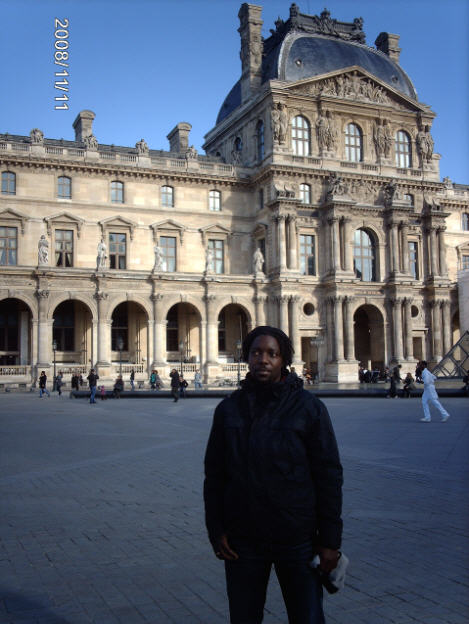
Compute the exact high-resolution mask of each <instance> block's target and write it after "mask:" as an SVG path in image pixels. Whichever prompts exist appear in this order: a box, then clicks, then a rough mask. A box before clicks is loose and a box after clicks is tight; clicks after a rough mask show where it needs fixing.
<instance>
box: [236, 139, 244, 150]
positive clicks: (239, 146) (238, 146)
mask: <svg viewBox="0 0 469 624" xmlns="http://www.w3.org/2000/svg"><path fill="white" fill-rule="evenodd" d="M234 149H235V152H242V151H243V140H242V138H241V137H236V139H235V142H234Z"/></svg>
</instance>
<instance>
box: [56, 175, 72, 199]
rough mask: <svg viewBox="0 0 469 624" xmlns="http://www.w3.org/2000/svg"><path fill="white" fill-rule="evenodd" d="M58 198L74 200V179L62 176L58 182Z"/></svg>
mask: <svg viewBox="0 0 469 624" xmlns="http://www.w3.org/2000/svg"><path fill="white" fill-rule="evenodd" d="M57 197H60V199H71V198H72V179H71V178H68V177H67V176H60V177H59V178H58V180H57Z"/></svg>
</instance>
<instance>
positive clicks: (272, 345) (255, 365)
mask: <svg viewBox="0 0 469 624" xmlns="http://www.w3.org/2000/svg"><path fill="white" fill-rule="evenodd" d="M248 365H249V372H250V373H251V375H252V376H253V377H254V379H255V380H256V381H259V382H261V383H274V382H276V381H280V378H281V375H282V366H283V360H282V356H281V355H280V347H279V344H278V342H277V340H276V339H275V338H274V337H273V336H258V337H257V338H256V339H255V340H254V342H253V343H252V345H251V348H250V350H249V357H248Z"/></svg>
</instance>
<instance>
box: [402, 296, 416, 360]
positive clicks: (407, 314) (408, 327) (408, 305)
mask: <svg viewBox="0 0 469 624" xmlns="http://www.w3.org/2000/svg"><path fill="white" fill-rule="evenodd" d="M404 318H405V356H406V359H407V360H413V351H414V349H413V342H412V298H411V297H406V298H405V299H404Z"/></svg>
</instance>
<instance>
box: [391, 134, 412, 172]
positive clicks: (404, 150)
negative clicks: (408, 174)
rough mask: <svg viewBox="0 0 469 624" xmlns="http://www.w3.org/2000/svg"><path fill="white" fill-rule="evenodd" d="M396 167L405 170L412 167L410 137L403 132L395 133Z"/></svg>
mask: <svg viewBox="0 0 469 624" xmlns="http://www.w3.org/2000/svg"><path fill="white" fill-rule="evenodd" d="M395 150H396V167H399V168H400V169H407V167H412V148H411V142H410V137H409V135H408V134H407V132H404V130H399V131H398V132H396V143H395Z"/></svg>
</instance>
